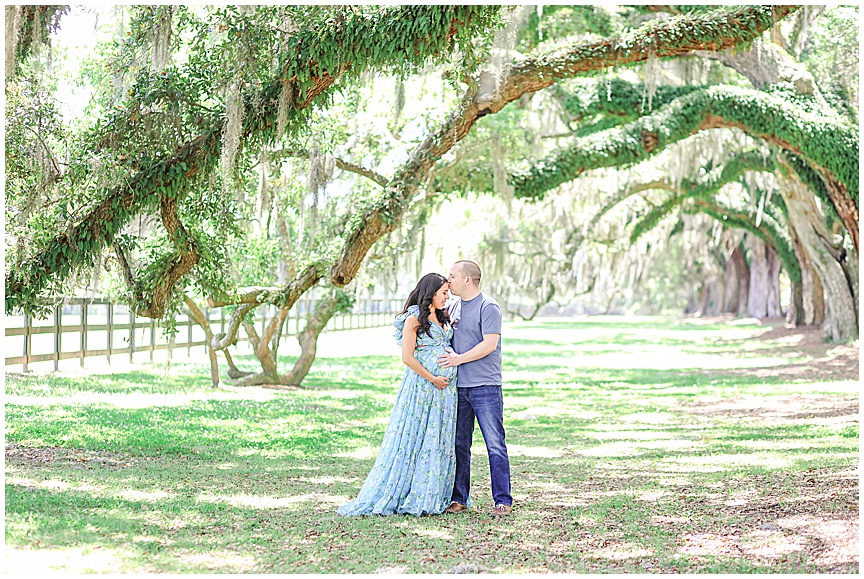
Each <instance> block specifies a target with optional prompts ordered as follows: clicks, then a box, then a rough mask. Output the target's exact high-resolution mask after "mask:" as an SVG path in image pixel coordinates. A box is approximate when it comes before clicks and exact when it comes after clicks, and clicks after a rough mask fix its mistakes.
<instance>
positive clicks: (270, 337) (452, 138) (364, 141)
mask: <svg viewBox="0 0 864 579" xmlns="http://www.w3.org/2000/svg"><path fill="white" fill-rule="evenodd" d="M91 10H94V11H97V12H98V14H99V15H100V18H102V19H104V21H106V22H110V23H111V25H110V27H108V28H107V29H106V28H105V27H103V29H102V32H101V33H100V35H99V38H98V41H97V42H95V43H94V44H93V46H92V48H91V50H90V52H89V53H87V54H86V55H84V56H83V58H80V63H79V65H78V66H77V67H73V68H74V70H75V72H74V75H75V78H73V79H69V80H70V82H74V83H75V84H76V85H77V86H83V87H87V89H88V90H89V91H91V94H92V98H91V99H90V100H89V102H88V104H87V105H86V107H83V109H81V110H78V111H76V113H75V114H74V115H73V116H71V117H70V116H69V115H68V114H67V113H64V112H63V107H64V104H63V101H62V95H61V94H60V92H62V91H59V90H58V80H57V76H58V70H60V69H62V68H63V66H64V63H65V62H66V61H70V62H71V60H70V59H72V57H73V55H70V54H68V53H63V52H62V47H61V52H59V53H57V54H55V52H54V49H53V48H52V46H53V45H52V43H55V40H53V39H54V38H56V37H58V32H62V31H63V28H64V26H65V25H66V23H70V24H69V25H70V26H71V25H72V24H71V23H72V21H73V20H72V19H73V17H78V16H74V15H75V14H77V13H76V12H75V10H70V9H69V8H68V7H58V6H41V7H30V6H9V7H7V9H6V23H7V52H6V54H7V57H6V58H7V61H6V70H7V80H6V115H7V116H6V118H7V121H6V123H7V131H6V148H7V158H6V171H7V181H6V207H7V209H6V230H7V237H6V255H7V259H6V264H7V265H6V272H5V273H6V285H5V300H6V302H5V303H6V311H7V313H10V312H13V311H19V310H20V311H25V312H28V313H33V314H39V313H40V312H45V311H47V308H48V307H50V306H51V305H52V304H53V303H56V302H57V301H58V300H60V299H62V298H63V296H65V295H69V294H70V293H71V292H74V291H76V288H79V289H78V290H77V291H81V289H82V288H90V291H91V292H92V291H94V288H95V287H96V286H97V285H98V286H99V288H100V291H102V292H103V293H109V294H111V295H113V296H115V297H116V298H118V299H122V300H125V301H127V302H128V303H130V304H131V305H132V306H133V308H134V311H135V312H136V313H137V314H138V315H142V316H149V317H153V318H161V319H163V320H165V323H166V325H167V326H168V328H169V330H170V326H171V320H172V319H173V317H174V316H175V315H176V313H177V312H179V311H180V310H181V309H183V308H195V307H196V306H195V300H200V299H205V300H209V302H210V304H212V306H213V307H228V308H229V309H230V311H231V312H232V317H231V322H230V323H229V329H228V331H227V332H226V333H225V335H221V336H219V335H213V336H212V340H211V346H212V350H211V351H212V352H214V353H215V352H216V351H226V352H227V350H226V349H227V348H228V347H230V345H231V344H233V343H234V341H235V340H236V333H237V332H238V331H239V330H240V328H242V327H245V328H246V331H247V332H250V337H252V338H253V342H256V353H257V355H258V357H259V359H260V360H261V361H262V365H263V368H264V371H263V372H262V375H264V378H262V379H267V380H274V379H281V378H280V377H279V372H278V370H277V368H276V362H275V360H276V359H275V354H274V352H275V351H276V349H277V348H278V343H279V336H280V332H281V330H279V328H280V327H281V323H282V321H284V318H285V315H287V312H288V311H290V309H291V308H292V306H293V304H294V303H296V301H297V300H298V299H299V298H300V297H301V296H302V295H304V294H306V293H307V292H309V291H314V292H316V295H317V296H318V299H319V300H320V308H319V309H318V310H316V312H317V313H316V314H315V316H317V317H314V320H313V319H312V318H310V322H309V326H308V327H309V329H310V334H309V336H312V342H314V336H317V331H320V328H321V327H323V326H324V325H326V322H327V320H329V318H330V317H331V316H332V315H333V313H335V312H336V311H338V310H339V309H344V308H347V307H350V304H351V299H352V296H356V295H358V292H364V291H367V292H370V293H374V292H376V291H377V292H384V291H385V288H388V289H389V291H395V290H396V288H397V287H398V284H399V280H400V279H402V278H404V277H405V276H404V274H403V275H402V276H401V277H400V271H403V272H404V271H410V272H411V274H412V275H413V274H414V273H416V271H415V270H416V269H419V267H417V266H420V265H422V264H423V263H424V262H425V261H427V260H428V258H429V256H430V255H432V251H433V249H434V247H435V246H434V243H433V244H430V242H429V240H428V239H427V238H426V235H427V230H428V229H429V227H430V226H431V224H432V223H438V222H440V221H441V220H442V219H444V220H445V221H447V220H448V218H447V217H446V216H445V215H444V214H442V213H441V212H442V209H443V208H444V207H445V206H446V207H451V208H452V207H454V206H459V204H460V203H464V202H469V203H470V202H471V201H470V200H471V199H484V198H487V197H488V198H490V199H497V200H498V204H497V205H495V206H494V207H493V208H492V209H490V211H492V212H493V213H495V214H496V215H497V217H496V218H495V219H490V226H489V227H497V229H488V230H486V231H485V233H484V234H483V235H484V236H485V237H483V239H482V240H478V244H477V247H475V248H474V252H475V253H473V254H472V255H473V256H475V257H476V256H479V255H480V254H481V252H485V253H486V255H487V256H488V260H489V263H490V264H492V266H491V268H490V271H491V272H492V275H490V276H489V277H488V278H487V279H489V280H490V281H489V283H490V284H492V285H493V286H494V287H495V288H497V289H498V290H500V292H501V293H502V294H506V295H508V296H512V297H513V298H514V299H516V301H524V300H528V301H532V300H533V303H534V304H535V307H532V308H529V309H531V310H533V311H534V313H535V314H536V313H537V312H538V311H539V310H540V308H541V307H542V306H543V305H544V304H547V303H559V304H562V305H566V304H568V303H572V302H573V301H578V302H580V303H588V302H591V303H594V304H597V303H605V304H606V309H608V308H609V307H613V304H615V303H622V304H623V305H624V306H625V307H631V306H632V305H633V304H634V303H636V301H638V302H640V303H643V304H648V305H646V306H645V307H647V308H648V310H649V311H650V310H651V309H652V308H654V309H657V308H661V309H663V308H668V307H678V308H682V309H688V308H690V305H686V304H684V303H683V302H682V301H681V300H682V299H687V300H691V301H692V299H691V298H692V291H697V290H698V291H700V292H702V295H703V296H704V295H707V294H706V292H707V290H706V289H705V288H707V287H708V284H709V282H710V280H711V279H722V278H724V276H726V274H724V273H723V270H724V269H723V268H724V267H726V266H725V265H724V264H726V262H727V261H728V260H731V259H733V254H734V253H735V251H739V252H740V251H742V248H743V251H744V253H745V254H746V255H747V256H750V257H751V258H752V257H753V256H755V255H756V254H757V253H759V252H762V251H763V249H761V248H762V247H767V248H768V249H767V250H765V251H768V253H767V254H766V255H768V256H769V257H768V258H767V259H769V260H770V259H776V260H777V263H778V266H777V271H778V272H779V271H781V270H782V272H783V274H784V275H785V276H786V277H785V278H784V279H786V280H788V283H789V284H790V286H791V287H790V292H791V293H790V296H792V297H791V298H790V302H789V303H790V306H789V309H790V314H789V317H790V319H791V320H792V321H793V322H794V323H820V322H821V321H822V320H824V321H825V322H826V335H829V336H830V337H831V338H832V339H839V340H846V339H854V338H855V337H857V324H858V322H857V252H858V172H859V168H858V125H857V115H858V101H857V98H858V97H857V65H856V66H854V67H853V66H850V65H849V62H848V61H849V60H850V58H854V59H855V60H856V61H857V44H856V43H855V39H856V38H857V8H854V7H835V8H830V9H822V8H818V9H817V8H816V7H804V8H801V7H797V6H740V7H716V6H715V7H711V6H699V7H696V6H683V5H682V6H640V7H628V6H609V7H605V6H549V7H543V8H542V9H541V8H540V7H533V6H530V7H520V6H512V7H499V6H411V5H408V6H386V7H381V6H278V5H264V6H218V7H205V6H167V5H166V6H128V7H115V8H111V9H91ZM99 10H102V11H101V12H99ZM84 13H86V12H84ZM79 16H80V15H79ZM10 31H11V32H12V34H11V35H10V34H9V32H10ZM61 44H62V43H61ZM10 47H11V48H10ZM851 50H854V51H855V52H854V54H850V52H849V51H851ZM9 151H13V153H12V154H8V152H9ZM647 175H652V177H651V178H649V179H644V178H643V177H644V176H647ZM622 181H623V182H622ZM547 199H549V200H550V203H551V204H549V205H548V206H547V205H545V204H546V203H547ZM454 204H455V205H454ZM544 207H545V209H544ZM622 208H623V209H622ZM499 210H500V211H501V212H502V213H501V214H499V213H498V211H499ZM622 211H623V212H624V216H623V219H622V217H621V213H622ZM549 212H551V213H549ZM670 216H671V217H674V219H669V217H670ZM449 220H450V221H452V219H449ZM669 224H671V225H672V227H671V228H670V226H669ZM687 231H690V232H692V234H689V233H688V234H687V235H686V236H681V235H679V236H678V238H676V239H677V240H675V239H673V236H675V235H676V234H679V233H682V232H687ZM697 233H698V235H697ZM694 235H695V236H696V237H693V236H694ZM688 236H689V237H690V238H691V242H693V243H691V244H687V243H686V242H685V241H684V238H685V237H688ZM529 240H530V241H529ZM745 241H746V244H745V245H742V244H744V243H745ZM694 243H695V245H694ZM526 244H532V245H533V246H534V247H535V249H536V250H537V251H533V250H532V252H531V254H532V255H533V256H534V257H532V258H531V259H529V260H528V261H526V260H525V255H526V251H527V250H526V249H525V248H526V247H527V245H526ZM670 244H673V245H675V247H676V248H677V249H676V250H675V251H676V252H679V253H678V254H677V259H678V261H679V264H678V265H677V266H676V267H677V270H676V272H675V273H673V272H672V270H669V269H668V268H669V267H670V266H671V264H669V263H665V264H663V265H662V267H663V268H666V269H665V273H663V274H662V276H661V277H663V276H665V277H664V279H666V278H668V277H669V275H672V277H673V278H676V279H679V280H681V279H684V278H688V276H695V277H693V278H688V279H689V281H688V282H687V283H686V284H685V285H686V286H687V287H688V288H690V289H689V290H687V291H689V292H691V298H685V294H684V293H680V292H679V293H675V292H672V293H669V294H664V293H663V291H661V289H660V288H659V287H658V286H657V285H656V283H654V282H650V283H649V282H648V280H647V278H646V277H644V276H646V271H649V270H651V268H652V267H655V266H654V265H651V264H655V265H656V267H661V266H660V264H661V262H663V258H664V257H666V256H667V253H665V251H666V250H664V248H668V247H671V246H670ZM753 244H757V245H753ZM758 244H762V245H758ZM751 246H752V247H753V248H754V249H750V247H751ZM602 248H606V249H602ZM511 250H512V252H511ZM435 251H439V250H435ZM604 252H605V253H604ZM681 252H683V253H681ZM688 252H689V253H690V254H691V256H690V257H684V254H686V253H688ZM693 252H695V253H693ZM700 252H703V253H700ZM705 252H707V253H705ZM511 255H512V257H508V256H511ZM613 255H614V256H617V257H614V258H612V256H613ZM697 255H701V257H698V258H696V256H697ZM736 255H737V254H736ZM760 255H761V253H760ZM626 256H629V257H626ZM770 256H775V257H773V258H772V257H770ZM621 259H623V260H624V261H625V262H627V263H629V264H630V265H627V267H626V268H624V270H622V271H626V272H629V273H627V274H626V275H629V276H630V278H629V281H628V280H625V279H622V278H621V277H620V276H621V275H622V273H621V272H620V271H617V270H618V269H620V267H621V266H622V263H623V262H620V260H621ZM693 259H696V262H697V263H698V264H699V265H698V267H695V269H694V268H693V267H690V266H687V265H686V263H689V262H691V261H692V260H693ZM754 259H755V258H754ZM514 260H515V261H514ZM682 260H683V261H682ZM745 261H746V260H745ZM730 263H731V262H730ZM409 264H413V265H411V266H409ZM739 265H740V264H739ZM442 267H443V266H442ZM748 267H757V265H756V263H755V262H754V261H753V260H752V259H751V263H749V264H748ZM759 267H762V266H759ZM514 268H515V269H514ZM727 269H728V268H727ZM658 271H659V270H658ZM730 271H731V270H730ZM514 276H515V277H514ZM648 277H650V275H649V276H648ZM774 277H776V274H774ZM508 280H509V281H508ZM516 280H519V281H518V282H517V281H516ZM612 280H615V281H614V282H613V281H612ZM844 280H845V281H844ZM643 281H645V283H644V284H643ZM669 283H671V284H673V285H674V284H675V283H676V282H675V281H674V280H673V279H671V278H670V279H669ZM710 283H714V282H710ZM775 283H779V282H777V281H776V280H775ZM784 283H785V282H784ZM621 284H624V285H625V286H626V289H627V292H625V293H628V295H629V297H627V298H626V299H625V301H624V302H618V301H616V300H620V297H616V296H620V291H619V290H620V289H621V288H619V290H614V291H613V290H612V288H613V287H616V286H620V285H621ZM652 284H653V285H652ZM514 286H515V287H514ZM313 288H317V289H313ZM700 288H701V289H700ZM640 291H643V292H645V295H644V296H643V297H642V298H639V299H637V298H636V295H637V293H638V292H640ZM742 291H743V290H742ZM747 291H751V290H747ZM754 291H755V290H754ZM759 291H761V292H762V294H765V292H767V291H768V290H767V289H763V290H759ZM820 291H821V292H823V293H824V294H826V298H827V299H826V300H825V301H829V302H830V303H832V304H835V306H832V307H831V308H828V310H826V309H825V306H824V305H819V304H821V303H822V302H821V301H820V297H819V295H817V294H819V292H820ZM738 293H739V294H740V293H741V292H740V291H739V292H738ZM751 293H752V292H751ZM775 293H776V292H775ZM649 294H653V295H649ZM664 295H665V296H666V297H661V296H664ZM673 295H675V296H677V297H672V296H673ZM745 298H746V296H743V295H741V296H739V299H745ZM776 299H777V300H779V298H776ZM628 303H629V304H630V305H627V304H628ZM264 304H268V305H270V306H274V307H275V311H276V312H277V313H276V314H274V315H273V317H272V319H271V322H270V324H268V326H267V329H266V330H265V332H264V333H263V334H262V335H261V336H257V335H254V336H253V335H252V333H251V332H253V331H254V328H252V329H251V330H250V328H249V327H248V321H245V322H244V320H246V319H247V318H246V317H245V316H247V314H248V313H249V312H250V311H252V310H253V309H255V308H257V307H259V306H261V305H264ZM651 304H653V305H651ZM836 304H840V305H839V306H837V305H836ZM691 305H692V304H691ZM591 307H595V306H591ZM615 307H617V306H615ZM724 307H725V306H724ZM779 308H780V303H779V301H778V302H777V304H776V307H775V308H774V309H775V310H778V309H779ZM769 309H770V308H769ZM829 310H830V311H829ZM768 311H769V310H765V312H763V314H764V315H768ZM772 311H773V310H772ZM826 312H827V313H826ZM520 315H522V314H520ZM532 315H533V314H532ZM808 316H809V317H808ZM244 324H245V325H244ZM315 328H318V330H317V331H313V330H314V329H315ZM307 337H308V336H307ZM308 348H310V349H311V351H313V352H314V346H313V345H312V343H311V342H310V343H309V344H308ZM214 355H215V354H214ZM312 356H313V357H314V353H313V354H312ZM307 359H308V358H307ZM304 364H305V362H304ZM300 366H303V364H300ZM307 369H308V366H307ZM298 372H299V374H297V375H295V376H293V377H291V378H290V380H289V381H296V380H298V376H299V379H302V376H300V374H302V373H303V372H302V368H299V369H298Z"/></svg>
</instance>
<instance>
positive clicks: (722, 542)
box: [678, 533, 741, 557]
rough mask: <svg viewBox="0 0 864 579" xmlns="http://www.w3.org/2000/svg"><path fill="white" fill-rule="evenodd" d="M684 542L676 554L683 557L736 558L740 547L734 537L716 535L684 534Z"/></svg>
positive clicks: (682, 537) (739, 552)
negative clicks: (710, 556)
mask: <svg viewBox="0 0 864 579" xmlns="http://www.w3.org/2000/svg"><path fill="white" fill-rule="evenodd" d="M681 539H682V540H683V541H684V545H682V546H681V547H680V548H679V549H678V552H679V553H681V554H683V555H713V556H715V557H730V556H731V557H737V556H740V554H741V547H740V546H739V545H738V539H737V538H736V537H735V536H734V535H722V536H721V535H717V534H714V533H685V534H683V535H682V536H681Z"/></svg>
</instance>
